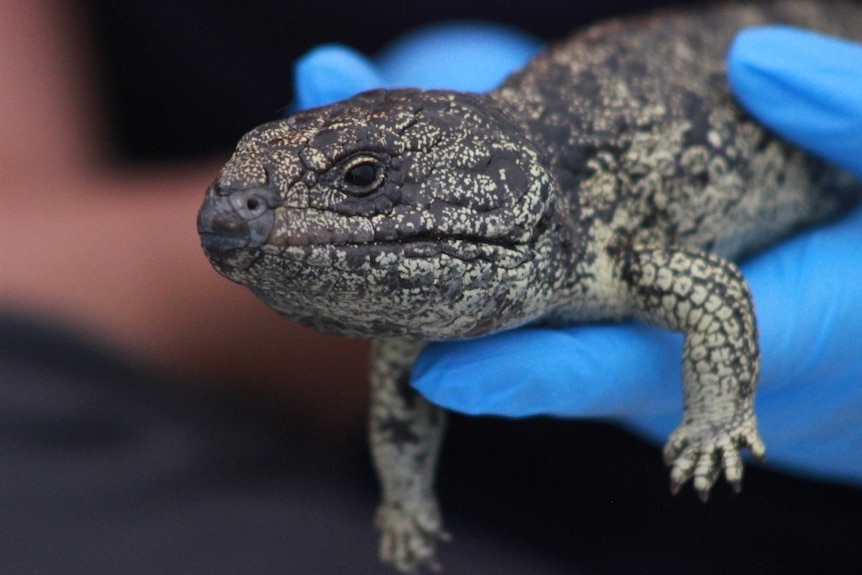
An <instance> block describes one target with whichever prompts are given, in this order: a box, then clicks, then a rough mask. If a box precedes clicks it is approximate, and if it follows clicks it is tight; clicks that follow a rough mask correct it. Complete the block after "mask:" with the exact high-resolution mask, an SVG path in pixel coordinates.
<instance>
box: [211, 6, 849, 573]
mask: <svg viewBox="0 0 862 575" xmlns="http://www.w3.org/2000/svg"><path fill="white" fill-rule="evenodd" d="M764 22H791V23H796V24H799V25H802V26H806V27H809V28H815V29H820V30H824V31H829V32H832V33H834V34H839V35H844V36H852V33H853V31H857V32H856V33H857V34H858V31H859V30H862V9H860V8H859V7H858V6H855V5H851V4H833V3H823V2H779V3H776V4H768V5H764V6H763V7H759V8H756V7H752V6H750V5H744V6H743V5H736V6H730V5H728V6H722V7H718V8H714V9H709V10H703V9H701V10H699V11H694V12H666V13H659V14H657V15H655V16H651V17H646V18H635V19H626V20H619V21H612V22H609V23H605V24H602V25H599V26H596V27H593V28H591V29H588V30H586V31H584V32H582V33H579V34H577V35H575V36H573V37H572V38H571V39H570V40H568V41H566V42H564V43H561V44H558V45H556V46H554V47H553V48H551V49H550V50H549V51H548V52H547V53H545V54H544V55H542V56H540V57H538V58H537V59H535V60H534V61H533V62H531V63H530V64H529V65H528V66H527V67H526V68H525V69H523V70H522V71H520V72H518V73H517V74H515V75H514V76H512V77H511V78H510V79H509V80H507V81H506V82H505V83H504V85H503V86H501V87H500V88H499V89H497V90H496V91H494V92H492V93H491V94H489V95H476V94H462V93H455V92H443V91H434V92H423V91H419V90H393V91H388V92H386V91H375V92H369V93H365V94H361V95H359V96H356V97H354V98H351V99H349V100H346V101H344V102H340V103H337V104H333V105H331V106H328V107H324V108H318V109H314V110H309V111H306V112H301V113H298V114H295V115H293V116H291V117H290V118H287V119H285V120H280V121H277V122H272V123H270V124H266V125H264V126H261V127H259V128H257V129H255V130H253V131H251V132H249V133H248V134H247V135H246V136H245V137H243V139H242V140H241V141H240V143H239V145H238V147H237V150H236V152H235V154H234V156H233V157H232V158H231V159H230V161H229V162H228V163H227V165H226V166H225V167H224V169H223V170H222V172H221V173H220V174H219V175H218V177H217V178H216V180H215V182H214V183H213V185H212V187H211V188H210V190H209V192H208V194H207V198H206V200H205V202H204V205H203V207H202V208H201V212H200V216H199V220H198V228H199V231H200V233H201V237H202V241H203V245H204V249H205V251H206V254H207V256H208V257H209V258H210V260H211V261H212V263H213V265H214V266H215V268H216V269H217V270H218V271H219V272H220V273H222V274H223V275H225V276H227V277H228V278H230V279H232V280H234V281H237V282H239V283H242V284H244V285H246V286H248V287H249V288H251V290H252V291H254V293H255V294H257V295H258V296H259V297H261V298H262V299H263V300H264V301H265V302H267V303H268V304H269V305H270V306H272V307H273V308H275V309H276V310H277V311H278V312H280V313H281V314H283V315H285V316H286V317H288V318H291V319H293V320H295V321H298V322H301V323H303V324H305V325H309V326H312V327H314V328H317V329H320V330H322V331H326V332H331V333H336V334H342V335H346V336H354V337H370V338H376V339H377V342H376V345H375V351H374V358H373V368H372V373H371V388H372V406H371V425H370V437H371V445H372V450H373V454H374V459H375V463H376V466H377V471H378V473H379V476H380V480H381V484H382V504H381V506H380V509H379V511H378V515H377V526H378V528H379V529H380V530H381V532H382V542H381V556H382V558H383V559H384V560H385V561H387V562H389V563H391V564H393V565H394V566H395V567H396V568H397V569H399V570H401V571H405V572H408V571H414V570H416V569H417V568H419V567H421V566H423V565H424V566H431V567H433V566H435V565H436V563H435V561H434V554H435V549H436V544H437V541H438V539H439V538H441V537H442V536H443V531H442V524H441V519H440V512H439V509H438V506H437V502H436V499H435V496H434V491H433V481H434V470H435V464H436V459H437V452H438V447H439V444H440V440H441V437H442V431H443V427H444V420H445V418H444V414H443V412H442V410H440V409H439V408H437V407H435V406H433V405H431V404H430V403H428V402H427V401H426V400H424V399H423V398H422V397H420V396H418V395H417V394H416V393H415V392H414V391H413V390H412V389H411V388H410V386H409V375H410V368H411V366H412V363H413V361H414V359H415V357H416V355H417V354H418V352H419V350H420V349H421V346H422V345H423V342H426V341H429V340H442V339H457V338H465V337H474V336H480V335H484V334H488V333H492V332H496V331H499V330H502V329H509V328H513V327H516V326H519V325H522V324H525V323H528V322H534V321H546V322H552V323H558V324H571V323H575V322H581V321H594V320H617V319H622V318H626V317H632V316H634V317H636V318H638V319H640V320H642V321H644V322H647V323H650V324H654V325H659V326H663V327H666V328H669V329H673V330H677V331H681V332H683V333H684V334H685V346H684V351H683V372H684V395H685V405H684V415H683V420H682V422H681V424H680V426H679V428H678V429H677V430H676V431H675V432H674V433H673V435H672V436H671V437H670V439H669V441H668V443H667V446H666V447H665V459H666V461H667V463H668V464H669V465H671V466H672V470H671V483H672V488H673V490H674V491H676V490H677V489H678V488H679V486H680V485H681V484H682V483H684V482H685V481H687V480H688V479H693V483H694V488H695V489H696V490H697V491H698V492H699V493H700V495H701V496H702V497H704V498H705V497H706V496H707V493H708V491H709V489H710V487H711V485H712V484H713V482H714V481H715V480H716V478H717V477H718V475H719V474H720V473H721V472H722V470H723V472H724V475H725V476H726V478H727V480H728V481H730V482H731V483H732V484H733V485H734V486H735V487H737V488H738V486H739V482H740V480H741V477H742V459H741V455H740V452H741V450H743V449H745V448H748V449H750V450H751V452H752V453H753V454H754V455H755V456H756V457H763V455H764V445H763V442H762V440H761V438H760V436H759V434H758V430H757V423H756V419H755V415H754V410H753V401H754V391H755V386H756V382H757V373H758V368H759V361H760V360H759V352H758V346H757V328H756V326H755V317H754V309H753V304H752V301H751V296H750V294H749V291H748V288H747V286H746V283H745V281H744V279H743V278H742V276H741V274H740V272H739V270H738V269H737V267H736V265H735V264H734V263H732V262H731V261H730V260H731V259H734V258H738V257H740V256H742V255H745V254H747V253H749V252H751V251H753V250H756V249H758V248H760V247H763V246H764V245H766V244H768V243H770V242H773V241H775V240H776V239H778V238H780V237H782V236H784V235H786V234H787V233H789V232H791V231H793V230H794V229H795V228H798V227H800V226H801V225H804V224H811V223H814V222H817V221H819V220H822V219H823V218H825V217H828V216H829V215H831V214H834V213H836V212H837V211H838V210H840V209H841V207H842V205H847V204H848V203H849V202H850V201H852V199H853V198H858V197H859V194H858V192H859V189H858V185H857V184H856V183H855V182H854V181H853V180H852V179H851V178H849V177H848V176H847V175H846V174H843V173H841V172H840V171H838V170H836V169H833V168H830V167H828V166H824V165H823V164H821V163H819V162H817V161H815V160H813V159H811V158H809V157H807V156H806V155H804V154H803V153H801V152H799V151H797V150H795V149H793V148H792V147H791V146H789V145H787V144H785V143H783V142H781V141H779V140H777V139H775V138H774V137H772V136H770V135H769V134H768V133H766V132H765V131H764V130H763V129H762V128H761V127H760V126H758V125H757V124H756V123H755V122H754V121H752V120H751V119H750V118H749V117H748V116H746V115H745V114H744V113H743V112H742V111H741V110H740V109H739V108H738V107H737V106H736V105H735V104H734V103H733V101H732V100H731V97H730V95H729V91H728V88H727V85H726V79H725V75H724V56H725V53H726V50H727V47H728V46H729V44H730V41H731V39H732V38H733V36H734V35H735V33H736V32H737V31H738V30H740V29H741V28H744V27H747V26H751V25H755V24H759V23H764Z"/></svg>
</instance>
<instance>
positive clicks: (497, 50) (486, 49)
mask: <svg viewBox="0 0 862 575" xmlns="http://www.w3.org/2000/svg"><path fill="white" fill-rule="evenodd" d="M540 48H541V42H539V41H538V40H537V39H535V38H533V37H532V36H530V35H528V34H526V33H524V32H521V31H519V30H517V29H514V28H511V27H508V26H503V25H500V24H491V23H468V22H454V23H447V24H438V25H432V26H427V27H423V28H420V29H418V30H416V31H414V32H411V33H409V34H407V35H405V36H403V37H401V38H398V39H396V40H395V41H394V42H392V43H391V44H390V45H389V46H387V47H386V48H384V50H383V51H382V52H381V53H380V54H379V55H378V56H377V57H376V58H375V61H376V62H377V63H378V65H379V67H380V70H381V73H382V74H383V76H384V77H385V79H386V83H387V85H388V86H390V87H398V86H401V87H414V88H425V89H451V90H463V91H469V92H487V91H488V90H491V89H493V88H496V87H497V86H498V85H499V84H500V83H501V82H502V81H503V80H504V79H505V78H506V76H508V75H509V74H511V73H512V72H513V71H515V70H516V69H518V68H520V67H521V66H523V65H524V64H526V63H527V62H528V61H529V60H530V58H532V57H533V56H535V55H536V53H537V52H538V51H539V49H540Z"/></svg>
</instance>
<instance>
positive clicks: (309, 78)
mask: <svg viewBox="0 0 862 575" xmlns="http://www.w3.org/2000/svg"><path fill="white" fill-rule="evenodd" d="M293 85H294V92H295V96H294V99H295V102H294V104H295V106H296V107H297V108H298V109H300V110H305V109H308V108H314V107H317V106H324V105H326V104H331V103H332V102H337V101H338V100H343V99H345V98H349V97H351V96H353V95H354V94H357V93H359V92H364V91H365V90H371V89H373V88H378V87H381V86H383V85H384V80H383V76H382V75H381V74H380V72H379V71H378V70H377V67H376V66H375V65H374V63H372V62H371V61H370V60H369V59H368V58H366V57H365V56H363V55H362V54H360V53H359V52H357V51H356V50H353V49H352V48H348V47H347V46H342V45H340V44H326V45H323V46H318V47H317V48H314V49H313V50H311V51H310V52H308V53H307V54H305V55H304V56H302V57H301V58H300V59H299V60H297V61H296V64H295V65H294V69H293Z"/></svg>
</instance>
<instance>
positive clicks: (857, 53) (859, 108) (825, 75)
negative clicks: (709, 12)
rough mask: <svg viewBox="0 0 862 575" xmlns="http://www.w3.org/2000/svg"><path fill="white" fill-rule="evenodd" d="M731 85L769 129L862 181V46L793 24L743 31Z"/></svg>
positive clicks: (732, 59) (731, 58) (731, 61)
mask: <svg viewBox="0 0 862 575" xmlns="http://www.w3.org/2000/svg"><path fill="white" fill-rule="evenodd" d="M727 61H728V80H729V82H730V85H731V88H732V89H733V91H734V93H735V94H736V96H737V98H738V99H739V101H740V103H741V104H742V105H743V106H744V107H745V108H746V109H748V110H749V111H750V112H751V113H752V114H753V115H754V116H756V117H757V118H758V119H759V120H760V121H762V122H763V123H764V124H765V125H767V126H769V127H770V128H772V129H773V130H775V131H777V132H778V133H780V134H782V135H783V136H785V137H786V138H787V139H788V140H790V141H792V142H794V143H796V144H797V145H799V146H801V147H803V148H806V149H808V150H810V151H811V152H813V153H815V154H817V155H820V156H822V157H825V158H827V159H829V160H831V161H833V162H836V163H838V164H840V165H842V166H844V167H845V168H847V169H849V170H851V171H853V172H854V173H856V174H857V175H859V176H862V45H860V44H856V43H853V42H849V41H846V40H840V39H837V38H832V37H829V36H824V35H821V34H816V33H813V32H807V31H804V30H799V29H795V28H790V27H787V26H767V27H763V28H753V29H749V30H745V31H743V32H741V33H740V34H739V35H738V37H737V38H736V40H735V41H734V43H733V45H732V46H731V49H730V51H729V53H728V58H727Z"/></svg>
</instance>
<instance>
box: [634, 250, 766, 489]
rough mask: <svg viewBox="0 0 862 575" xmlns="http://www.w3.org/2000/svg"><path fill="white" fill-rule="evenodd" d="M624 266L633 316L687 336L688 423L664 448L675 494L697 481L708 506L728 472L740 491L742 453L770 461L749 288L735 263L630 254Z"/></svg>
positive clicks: (675, 254)
mask: <svg viewBox="0 0 862 575" xmlns="http://www.w3.org/2000/svg"><path fill="white" fill-rule="evenodd" d="M622 260H623V261H622V277H623V280H624V281H625V283H626V285H627V291H628V297H629V299H630V305H631V306H632V309H633V312H634V316H635V317H636V318H638V319H640V320H642V321H645V322H648V323H651V324H653V325H658V326H660V327H665V328H669V329H673V330H677V331H681V332H683V333H684V335H685V346H684V350H683V385H684V398H685V401H684V409H683V419H682V423H681V424H680V425H679V427H678V428H677V429H676V430H675V431H674V432H673V433H672V434H671V436H670V439H669V440H668V442H667V445H666V446H665V448H664V457H665V461H666V462H667V463H668V465H670V466H672V470H671V489H672V491H673V492H676V491H678V490H679V488H680V486H681V485H682V484H683V483H685V482H686V481H688V480H689V479H691V478H693V479H694V488H695V490H696V491H697V492H698V494H699V495H700V497H701V498H702V499H704V500H705V499H706V498H707V497H708V494H709V489H710V488H711V486H712V484H713V483H714V482H715V480H716V479H717V477H718V475H719V474H720V473H721V471H722V469H723V470H724V474H725V477H726V478H727V480H728V481H729V482H730V483H731V485H733V486H734V488H735V489H737V490H738V489H739V485H740V481H741V479H742V457H741V453H740V452H741V450H742V449H744V448H749V449H750V450H751V453H752V454H753V455H754V456H755V457H757V458H763V456H764V453H765V447H764V444H763V440H762V439H761V437H760V434H759V432H758V429H757V420H756V418H755V415H754V392H755V388H756V385H757V375H758V371H759V367H760V353H759V349H758V345H757V327H756V324H755V316H754V304H753V302H752V299H751V293H750V292H749V289H748V285H747V284H746V282H745V280H744V279H743V277H742V274H741V273H740V271H739V269H738V268H737V267H736V265H734V264H733V263H731V262H729V261H727V260H724V259H721V258H719V257H716V256H713V255H709V254H705V253H702V252H697V251H692V250H685V249H679V248H667V247H665V248H643V249H632V250H628V251H626V252H625V253H624V254H622Z"/></svg>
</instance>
